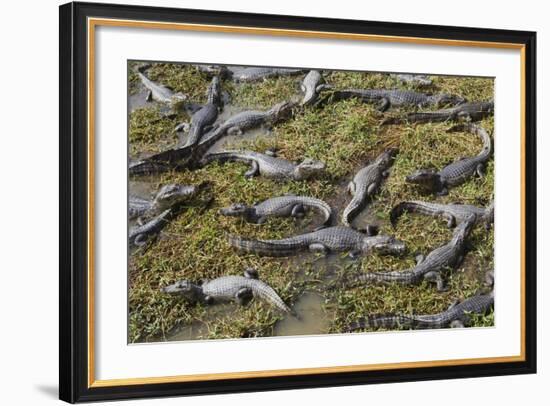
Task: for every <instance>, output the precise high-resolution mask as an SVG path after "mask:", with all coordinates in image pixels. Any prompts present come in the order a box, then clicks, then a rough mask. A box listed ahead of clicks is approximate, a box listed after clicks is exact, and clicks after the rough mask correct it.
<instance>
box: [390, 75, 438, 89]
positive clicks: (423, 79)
mask: <svg viewBox="0 0 550 406" xmlns="http://www.w3.org/2000/svg"><path fill="white" fill-rule="evenodd" d="M390 76H391V77H393V78H396V79H398V80H399V81H401V82H403V83H411V84H413V85H418V86H430V85H431V84H432V80H431V79H430V78H429V77H428V76H427V75H413V74H410V73H401V74H396V75H390Z"/></svg>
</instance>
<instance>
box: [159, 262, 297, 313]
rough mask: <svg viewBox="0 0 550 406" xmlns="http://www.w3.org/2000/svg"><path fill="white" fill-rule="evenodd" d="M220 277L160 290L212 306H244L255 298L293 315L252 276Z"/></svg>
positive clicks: (173, 285) (176, 284)
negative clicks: (236, 304)
mask: <svg viewBox="0 0 550 406" xmlns="http://www.w3.org/2000/svg"><path fill="white" fill-rule="evenodd" d="M245 275H247V276H234V275H231V276H222V277H219V278H216V279H213V280H211V281H206V282H203V283H202V284H201V285H198V284H195V283H192V282H190V281H188V280H180V281H178V282H176V283H174V284H172V285H169V286H166V287H165V288H162V289H161V291H162V292H164V293H172V294H180V295H182V296H183V297H185V298H186V299H187V300H188V301H190V302H192V303H204V304H214V303H216V302H231V301H236V302H237V303H239V304H241V305H244V304H246V303H247V302H248V301H250V299H252V298H253V297H254V298H257V299H260V300H263V301H265V302H267V303H269V304H270V305H272V306H275V307H276V308H278V309H279V310H281V311H283V312H285V313H293V312H292V310H290V308H289V307H288V306H287V305H286V304H285V303H284V302H283V300H282V299H281V298H280V297H279V295H278V294H277V292H275V290H274V289H273V288H272V287H271V286H269V285H268V284H267V283H265V282H262V281H260V280H258V279H256V278H257V276H256V274H255V271H254V276H251V275H250V274H247V273H245Z"/></svg>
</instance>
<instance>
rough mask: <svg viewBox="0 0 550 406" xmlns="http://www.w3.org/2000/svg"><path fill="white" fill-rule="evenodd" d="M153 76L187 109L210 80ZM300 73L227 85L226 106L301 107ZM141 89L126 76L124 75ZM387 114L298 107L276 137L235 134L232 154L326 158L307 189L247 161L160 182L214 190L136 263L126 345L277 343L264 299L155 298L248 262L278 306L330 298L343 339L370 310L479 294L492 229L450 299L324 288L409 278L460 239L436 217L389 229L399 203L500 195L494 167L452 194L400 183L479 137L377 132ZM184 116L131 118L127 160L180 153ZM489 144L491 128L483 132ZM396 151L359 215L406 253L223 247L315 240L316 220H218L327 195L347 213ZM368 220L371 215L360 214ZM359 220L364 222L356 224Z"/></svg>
mask: <svg viewBox="0 0 550 406" xmlns="http://www.w3.org/2000/svg"><path fill="white" fill-rule="evenodd" d="M148 75H149V76H150V77H151V79H153V80H157V81H159V82H161V83H163V84H165V85H168V86H171V87H172V88H174V90H176V91H181V92H183V93H185V94H187V95H189V96H190V101H191V102H195V103H202V102H204V95H205V90H206V86H207V85H208V83H209V79H208V77H207V76H206V75H204V74H202V73H199V72H198V71H197V70H196V69H195V68H194V67H192V66H186V65H179V64H154V65H153V66H152V67H151V68H150V69H149V70H148ZM325 78H326V81H327V82H328V83H330V84H333V85H334V86H336V87H340V88H344V87H355V88H368V87H371V88H401V89H407V88H413V86H411V85H404V84H401V83H400V82H399V81H398V80H396V79H394V78H392V77H390V76H389V75H385V74H379V73H357V72H325ZM432 78H433V79H434V85H435V87H434V91H435V92H449V93H455V94H460V95H462V96H463V97H466V98H467V99H469V100H480V99H481V100H487V99H490V98H491V97H492V94H493V91H494V87H493V80H492V79H486V78H456V77H436V76H433V77H432ZM300 79H301V76H296V77H294V76H293V77H282V78H271V79H267V80H265V81H261V82H258V83H250V84H249V83H246V84H235V83H232V82H224V84H223V88H224V90H225V91H227V92H228V93H229V94H230V103H231V107H232V108H235V109H236V111H239V110H244V109H259V110H263V109H267V108H269V107H271V106H272V105H274V104H276V103H278V102H280V101H282V100H287V99H289V98H292V97H293V96H295V95H296V98H297V99H299V96H300V95H299V90H298V88H299V87H298V83H299V81H300ZM129 80H130V81H132V82H133V81H134V80H135V79H133V78H132V77H130V79H129ZM382 118H383V114H381V113H380V112H378V111H377V110H376V108H375V106H372V105H368V104H363V103H361V102H359V101H357V100H345V101H339V102H335V103H330V104H327V105H325V106H324V107H322V108H310V107H308V108H304V109H302V108H297V109H296V110H295V112H294V116H293V118H292V119H290V120H288V121H285V122H281V123H278V124H276V125H275V126H274V127H273V128H271V129H270V132H269V134H268V135H265V136H263V135H260V136H259V137H255V138H246V137H243V138H239V137H236V138H235V137H230V141H228V142H229V144H227V145H226V146H227V148H246V149H251V150H255V151H265V150H266V149H268V148H276V149H277V150H278V154H279V156H281V157H284V158H286V159H289V160H292V161H301V160H302V159H303V158H305V157H310V158H314V159H319V160H321V161H323V162H325V163H326V166H327V173H326V175H325V176H322V177H320V178H319V179H313V180H309V181H304V182H296V181H289V182H280V181H273V180H269V179H264V178H261V177H258V178H254V179H246V178H245V177H244V172H245V171H246V170H247V169H248V168H247V165H245V164H243V163H226V164H223V165H222V164H219V163H213V164H210V165H208V166H206V167H204V168H201V169H198V170H194V171H190V170H182V171H178V172H168V173H165V174H162V175H158V176H153V177H151V178H150V179H148V181H150V182H152V183H153V185H154V187H153V189H156V188H158V187H159V186H160V185H163V184H165V183H172V182H175V183H184V184H199V183H202V182H209V183H210V185H211V186H210V188H209V189H207V190H205V191H204V192H203V193H202V194H201V195H200V196H199V197H197V198H196V199H195V200H194V201H192V202H189V203H188V204H187V205H186V206H185V207H183V208H182V210H181V213H180V214H179V215H178V216H177V217H176V218H175V219H174V220H173V221H171V222H170V223H169V224H168V225H167V226H166V227H165V229H164V230H163V231H162V233H161V234H160V236H159V238H158V239H157V240H156V241H155V243H154V244H151V246H150V247H149V248H148V249H147V250H142V251H139V252H136V253H135V254H134V255H132V256H131V258H130V266H129V337H128V339H129V342H146V341H159V340H167V339H174V338H176V339H189V338H192V339H221V338H239V337H260V336H262V337H263V336H270V335H273V334H274V332H275V327H276V325H277V323H278V321H280V320H281V319H283V318H285V317H289V316H285V315H282V314H281V313H280V312H278V311H277V310H275V309H274V308H272V307H270V306H269V305H266V304H265V303H262V302H259V301H256V300H253V301H252V302H251V303H250V305H248V306H246V307H238V306H236V305H234V304H228V305H217V306H203V305H200V304H198V305H194V304H189V303H186V302H185V301H184V300H183V299H182V298H180V297H176V296H170V295H167V294H163V293H161V292H160V288H161V287H163V286H166V285H168V284H170V283H173V282H174V281H176V280H178V279H183V278H186V279H190V280H193V281H199V280H204V279H213V278H216V277H219V276H222V275H229V274H231V275H240V274H242V272H243V270H244V269H246V268H249V267H253V268H256V269H258V271H259V274H260V278H261V279H262V280H264V281H265V282H266V283H268V284H270V285H271V286H272V287H273V288H274V289H275V290H276V291H277V293H278V294H279V295H280V296H281V298H282V299H283V301H285V303H287V304H289V305H291V306H292V305H293V304H295V303H297V302H298V301H299V300H300V298H301V297H302V296H303V295H304V293H306V292H316V293H318V294H320V295H321V296H323V298H324V300H323V301H322V307H323V314H327V315H329V316H327V317H330V319H329V321H328V323H327V325H326V326H325V327H323V330H322V331H321V332H327V333H328V332H341V331H342V329H344V328H345V327H346V326H347V325H348V324H349V323H350V322H353V321H355V320H356V319H357V318H358V317H361V316H364V315H365V314H370V313H389V312H398V313H412V312H414V313H417V314H420V313H426V314H428V313H436V312H440V311H443V310H445V309H446V308H447V307H448V306H449V304H450V303H452V302H453V301H454V300H455V299H457V298H458V299H464V298H467V297H469V296H471V295H473V294H475V293H477V292H479V291H480V290H482V289H484V288H483V282H484V275H485V271H486V270H489V269H492V267H493V248H494V246H493V239H494V232H493V231H492V230H490V231H489V232H487V231H486V230H485V229H484V228H483V227H478V228H476V229H475V231H474V233H473V235H472V238H471V249H470V250H469V252H468V254H467V255H466V258H465V260H464V262H463V263H462V264H461V265H460V266H459V267H458V269H456V270H454V271H449V272H447V274H446V280H447V284H448V287H449V289H448V291H446V292H437V291H436V290H435V289H434V288H433V285H430V284H428V283H425V282H423V283H421V284H420V285H418V286H399V285H371V286H363V287H355V288H350V289H328V287H329V286H330V285H331V284H336V285H337V284H338V283H339V282H341V281H343V280H345V278H346V277H347V276H349V275H352V274H357V273H363V272H376V271H384V270H403V269H406V268H408V267H411V266H414V263H415V261H414V254H415V253H424V254H427V253H429V252H430V251H431V250H433V249H434V248H437V247H438V246H440V245H442V244H445V243H446V242H447V241H448V239H449V238H450V236H451V234H452V230H449V229H448V228H447V227H446V224H445V222H444V221H443V220H441V219H435V218H431V217H424V216H420V215H414V214H410V215H408V214H405V215H403V216H402V218H401V219H400V221H399V223H398V225H397V227H396V228H395V229H393V228H392V226H391V225H390V224H389V221H388V213H389V211H390V210H391V208H392V207H393V206H394V205H395V204H397V203H399V202H400V201H402V200H413V199H420V200H437V201H440V202H448V203H450V202H462V203H470V204H476V205H480V206H481V205H486V204H488V202H489V201H490V200H491V199H492V196H493V185H494V163H493V161H492V160H491V161H490V162H489V164H488V166H487V174H486V176H485V177H484V178H483V179H478V178H473V179H471V180H469V181H467V182H465V183H464V184H463V185H460V186H458V187H456V188H453V189H451V190H450V193H449V195H448V196H444V197H437V198H436V197H434V196H426V195H424V194H423V193H422V191H421V190H419V189H418V188H416V187H415V186H414V185H409V184H407V183H405V181H404V178H405V176H407V175H408V174H410V173H411V172H413V171H415V170H416V169H420V168H426V167H435V168H438V169H439V168H441V167H442V166H444V165H446V164H448V163H450V162H452V161H454V160H455V159H456V158H458V157H461V156H471V155H476V154H477V153H478V152H479V151H480V149H481V145H482V143H481V141H480V140H479V139H478V138H477V137H476V136H474V135H472V134H469V133H461V132H459V133H448V132H447V130H448V129H449V128H450V127H451V126H452V123H440V124H423V125H409V124H405V125H396V126H380V121H381V119H382ZM188 119H189V118H188V116H187V115H186V114H185V113H179V115H178V116H177V117H174V118H168V117H167V116H166V115H165V114H163V113H162V112H161V111H160V110H159V109H158V108H151V107H149V106H145V107H143V108H140V109H137V110H135V111H134V112H132V113H131V115H130V118H129V142H130V153H131V155H134V156H135V155H141V154H146V153H150V152H155V151H158V150H160V149H164V148H165V147H166V146H171V145H173V144H174V143H175V142H176V140H177V136H176V134H174V133H173V128H174V127H175V125H176V124H177V123H178V122H181V121H184V120H188ZM481 124H482V125H483V126H484V127H485V128H486V129H487V130H488V131H489V133H490V134H491V135H492V132H493V119H492V118H488V119H485V120H484V121H482V123H481ZM387 147H397V148H399V151H400V153H399V154H398V156H397V158H396V160H395V162H394V165H393V166H392V168H391V170H390V175H389V177H388V178H387V180H386V181H385V182H384V183H383V185H382V188H381V190H380V192H379V194H378V195H377V197H376V199H374V201H373V202H372V203H370V204H369V206H368V207H367V208H366V209H365V210H364V213H362V215H361V216H359V218H358V219H357V222H358V224H361V225H364V223H365V222H366V221H367V220H368V221H375V222H376V223H377V224H379V226H380V232H381V233H385V234H392V235H395V236H396V237H397V238H399V239H401V240H403V241H405V242H406V243H407V246H408V252H407V254H406V255H405V256H403V257H401V258H397V257H390V256H380V255H371V256H368V257H364V258H358V259H355V260H351V259H349V258H347V257H346V255H345V254H338V255H331V256H329V257H328V258H325V257H323V256H319V255H314V254H309V253H304V254H302V255H299V256H296V257H290V258H265V257H258V256H256V255H252V254H242V253H239V252H237V251H235V250H234V249H232V248H231V247H230V246H229V245H228V243H227V235H228V234H237V235H242V236H246V237H249V238H282V237H286V236H290V235H296V234H301V233H304V232H306V231H311V230H313V229H314V228H315V227H317V226H318V225H320V221H321V220H320V218H319V216H318V215H316V214H309V215H308V216H306V217H305V218H304V219H301V220H295V219H269V221H267V222H266V223H265V224H263V225H256V224H249V223H246V222H245V221H243V220H241V219H238V218H231V217H224V216H221V215H219V214H218V210H219V209H220V208H221V207H225V206H228V205H230V204H232V203H235V202H243V203H247V204H252V203H254V202H257V201H262V200H265V199H268V198H270V197H273V196H279V195H284V194H289V193H293V194H304V195H309V196H315V197H319V198H322V199H325V200H326V201H327V202H329V203H330V204H331V205H332V206H333V207H334V208H335V209H336V212H337V216H338V220H339V216H341V213H342V211H343V209H344V207H345V206H346V204H347V202H349V200H350V197H349V196H348V195H347V194H346V191H345V186H346V185H347V183H348V182H349V180H350V179H351V178H352V177H353V176H354V174H355V173H356V172H357V170H359V169H360V168H361V167H363V166H365V165H366V164H367V163H368V162H369V161H371V160H372V159H374V158H375V157H376V156H377V155H378V154H379V153H380V152H381V151H382V150H383V149H384V148H387ZM365 214H366V217H364V216H363V215H365ZM362 216H363V217H362ZM493 320H494V318H493V315H492V314H491V315H488V316H478V317H474V318H473V325H474V326H490V325H493V323H494V321H493Z"/></svg>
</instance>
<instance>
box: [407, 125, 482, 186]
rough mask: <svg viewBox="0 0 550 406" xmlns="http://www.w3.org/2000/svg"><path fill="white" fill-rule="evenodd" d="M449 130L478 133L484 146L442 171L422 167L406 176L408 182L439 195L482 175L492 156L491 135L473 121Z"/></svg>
mask: <svg viewBox="0 0 550 406" xmlns="http://www.w3.org/2000/svg"><path fill="white" fill-rule="evenodd" d="M448 131H449V132H452V131H468V132H470V133H473V134H476V135H478V136H479V137H480V138H481V139H482V141H483V148H482V149H481V151H480V153H479V154H478V155H476V156H474V157H466V158H460V159H458V160H457V161H455V162H453V163H451V164H449V165H447V166H445V167H444V168H443V169H441V170H440V171H436V170H435V169H420V170H418V171H416V172H414V173H413V174H411V175H409V176H407V177H406V178H405V180H406V181H407V182H408V183H414V184H417V185H420V186H421V187H423V188H424V189H426V190H427V191H429V192H431V193H436V194H437V195H439V196H442V195H446V194H448V193H449V188H451V187H454V186H458V185H461V184H462V183H464V182H465V181H466V180H468V179H469V178H470V177H471V176H472V175H474V174H477V175H479V176H480V177H482V176H483V175H484V167H485V163H486V162H487V161H488V160H489V158H490V157H491V152H492V146H491V137H489V134H488V133H487V131H485V129H483V127H480V126H478V125H476V124H473V123H462V124H458V125H456V126H454V127H452V128H450V129H449V130H448Z"/></svg>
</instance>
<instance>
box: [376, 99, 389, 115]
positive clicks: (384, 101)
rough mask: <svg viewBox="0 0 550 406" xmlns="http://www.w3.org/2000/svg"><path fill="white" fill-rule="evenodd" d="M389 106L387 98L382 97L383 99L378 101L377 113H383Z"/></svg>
mask: <svg viewBox="0 0 550 406" xmlns="http://www.w3.org/2000/svg"><path fill="white" fill-rule="evenodd" d="M390 105H391V103H390V100H389V99H388V98H387V97H384V98H383V99H380V103H379V104H378V111H380V112H382V113H383V112H384V111H387V110H388V109H389V108H390Z"/></svg>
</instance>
